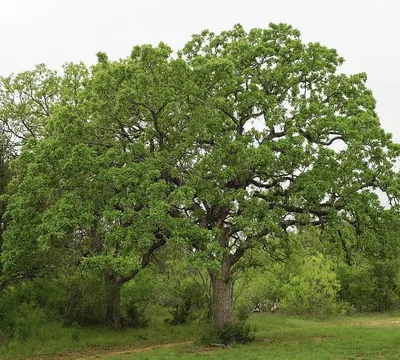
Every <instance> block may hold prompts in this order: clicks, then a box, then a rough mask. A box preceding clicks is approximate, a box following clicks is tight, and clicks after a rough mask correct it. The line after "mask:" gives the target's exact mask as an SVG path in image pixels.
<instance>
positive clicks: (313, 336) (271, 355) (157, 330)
mask: <svg viewBox="0 0 400 360" xmlns="http://www.w3.org/2000/svg"><path fill="white" fill-rule="evenodd" d="M399 316H400V315H399V314H374V315H368V316H353V317H335V318H331V319H327V320H315V319H304V318H295V317H286V316H280V315H274V316H261V315H255V316H252V317H251V319H250V322H251V323H252V324H254V325H255V326H256V327H257V333H256V336H257V340H256V341H255V342H254V343H252V344H250V345H241V346H232V347H230V348H229V349H218V348H206V347H202V346H200V345H196V342H195V343H194V344H185V345H173V344H170V347H168V348H162V347H157V346H156V344H166V343H176V342H183V341H188V340H195V339H196V337H197V336H198V333H199V325H198V324H196V323H194V324H191V325H186V326H169V325H167V324H164V323H163V322H162V321H154V322H153V323H151V324H150V326H149V327H148V328H147V329H138V330H134V329H129V330H123V331H119V332H111V331H107V330H104V329H96V328H84V329H83V328H82V329H77V330H74V329H70V328H69V329H68V328H61V327H57V326H56V325H51V326H49V327H48V328H43V329H42V333H38V336H37V337H36V339H32V340H29V341H27V342H25V343H24V344H22V343H17V342H15V343H11V344H10V345H9V346H8V348H2V349H0V359H7V360H8V359H10V360H11V359H15V360H18V359H29V358H34V359H57V358H59V359H77V358H86V357H89V356H94V355H98V356H100V355H101V357H99V358H101V359H112V360H118V359H119V360H130V359H135V360H145V359H146V360H161V359H162V360H168V359H183V360H184V359H222V360H224V359H226V360H230V359H231V360H233V359H234V360H239V359H246V360H247V359H248V360H258V359H318V360H323V359H399V358H400V317H399ZM396 321H397V322H396ZM202 331H204V329H203V330H202ZM151 347H154V348H153V349H151ZM135 348H136V349H137V350H136V351H135V352H134V353H127V354H122V353H121V354H119V355H112V353H113V352H114V353H117V352H123V351H126V352H130V351H133V350H134V349H135ZM62 354H64V355H63V356H61V355H62ZM107 354H108V355H107Z"/></svg>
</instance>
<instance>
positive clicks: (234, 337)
mask: <svg viewBox="0 0 400 360" xmlns="http://www.w3.org/2000/svg"><path fill="white" fill-rule="evenodd" d="M254 339H255V328H254V327H252V326H250V325H249V324H246V323H244V322H235V323H232V324H227V325H225V326H223V327H222V328H220V329H218V330H211V331H209V332H207V334H205V335H203V337H202V339H201V342H202V343H203V344H205V345H217V344H218V345H225V346H226V345H231V344H247V343H250V342H252V341H254Z"/></svg>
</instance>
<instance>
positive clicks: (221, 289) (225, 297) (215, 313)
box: [209, 260, 234, 329]
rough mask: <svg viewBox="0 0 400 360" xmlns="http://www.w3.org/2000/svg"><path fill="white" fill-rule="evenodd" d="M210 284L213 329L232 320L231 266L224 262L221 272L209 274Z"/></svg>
mask: <svg viewBox="0 0 400 360" xmlns="http://www.w3.org/2000/svg"><path fill="white" fill-rule="evenodd" d="M209 274H210V278H211V284H212V319H213V325H214V328H215V329H220V328H222V327H224V326H225V325H227V324H231V323H232V322H233V320H234V318H233V282H232V276H231V275H232V274H231V266H230V264H229V263H228V261H226V260H224V261H223V263H222V267H221V272H220V273H219V274H216V273H215V272H213V271H210V272H209Z"/></svg>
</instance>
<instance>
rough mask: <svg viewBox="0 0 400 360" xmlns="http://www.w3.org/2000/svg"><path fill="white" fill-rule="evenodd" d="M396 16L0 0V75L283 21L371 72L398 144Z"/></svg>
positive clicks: (279, 7)
mask: <svg viewBox="0 0 400 360" xmlns="http://www.w3.org/2000/svg"><path fill="white" fill-rule="evenodd" d="M399 14H400V1H399V0H333V1H327V0H275V1H268V0H264V1H263V0H241V1H237V0H202V1H192V0H186V1H185V0H164V1H163V0H147V1H146V0H130V1H129V0H112V1H111V0H68V1H67V0H34V1H33V0H0V76H7V75H9V74H10V73H12V72H13V73H18V72H21V71H25V70H30V69H33V68H34V66H35V65H37V64H40V63H45V64H46V65H47V66H48V67H50V68H54V69H59V68H60V67H61V66H62V64H63V63H65V62H80V61H83V62H84V63H86V64H87V65H91V64H93V63H95V61H96V53H97V52H98V51H103V52H106V53H107V54H108V56H109V58H110V59H112V60H117V59H119V58H124V57H127V56H128V55H129V54H130V51H131V49H132V47H133V46H134V45H141V44H154V45H156V44H158V43H159V42H160V41H163V42H165V43H167V44H168V45H170V46H171V47H172V48H173V49H174V50H179V49H180V48H182V47H183V45H184V44H185V42H186V41H188V40H190V37H191V35H192V34H195V33H199V32H200V31H201V30H203V29H210V30H212V31H214V32H219V31H222V30H228V29H230V28H232V26H233V25H234V24H236V23H241V24H242V25H243V26H244V27H245V28H246V29H247V30H249V29H251V28H266V27H267V26H268V24H269V23H271V22H273V23H281V22H283V23H287V24H291V25H293V26H294V27H295V28H297V29H299V30H300V31H301V33H302V39H303V40H304V41H305V42H320V43H321V44H323V45H325V46H328V47H332V48H335V49H337V50H338V52H339V54H340V55H341V56H342V57H344V58H345V60H346V62H345V65H344V66H343V67H342V69H341V71H342V72H345V73H349V74H350V73H358V72H366V73H367V74H368V79H369V80H368V86H369V88H371V89H372V91H373V93H374V95H375V98H376V99H377V111H378V114H379V116H380V118H381V122H382V126H383V127H384V128H385V130H386V131H388V132H391V133H392V134H393V137H394V139H395V141H397V142H400V99H399V96H400V46H399V35H400V26H399V24H400V22H399V21H398V17H399Z"/></svg>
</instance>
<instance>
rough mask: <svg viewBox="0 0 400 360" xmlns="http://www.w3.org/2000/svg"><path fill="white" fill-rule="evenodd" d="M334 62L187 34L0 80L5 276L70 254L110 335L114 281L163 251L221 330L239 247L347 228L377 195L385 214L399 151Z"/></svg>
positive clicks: (250, 37)
mask: <svg viewBox="0 0 400 360" xmlns="http://www.w3.org/2000/svg"><path fill="white" fill-rule="evenodd" d="M343 61H344V60H343V59H342V58H341V57H340V56H339V55H338V54H337V52H336V51H335V50H333V49H329V48H327V47H325V46H322V45H320V44H319V43H309V44H304V43H303V42H302V41H301V39H300V33H299V31H297V30H295V29H293V28H292V27H291V26H288V25H284V24H279V25H275V24H271V25H270V26H269V27H268V28H267V29H252V30H250V31H248V32H247V31H245V30H244V28H243V27H242V26H240V25H236V26H235V27H234V28H233V29H232V30H229V31H224V32H221V33H220V34H214V33H212V32H210V31H203V32H202V33H201V34H198V35H194V36H193V37H192V39H191V41H189V42H188V43H187V44H186V45H185V47H184V48H183V49H182V50H181V51H180V52H178V54H177V55H176V56H173V52H172V50H171V49H170V48H169V47H168V46H167V45H165V44H163V43H160V44H159V45H158V46H157V47H153V46H150V45H143V46H136V47H134V48H133V50H132V52H131V54H130V56H129V57H127V58H126V59H122V60H119V61H110V60H109V59H108V58H107V56H106V55H105V54H104V53H99V54H98V63H97V64H96V65H95V66H93V67H92V68H90V69H88V68H86V67H85V66H84V65H82V64H80V65H73V64H69V65H67V66H66V67H65V69H64V73H63V74H62V75H56V74H54V73H52V72H48V71H47V70H44V69H43V68H39V69H38V71H39V74H42V75H40V76H42V77H39V80H37V79H38V78H37V77H36V78H34V79H35V80H32V76H31V75H32V74H31V73H29V74H27V73H25V74H21V75H19V76H17V77H13V78H9V79H8V80H4V79H3V89H4V86H5V85H7V89H8V90H3V92H2V93H1V94H2V99H3V100H2V101H3V105H2V111H1V112H0V115H1V116H2V117H4V118H5V119H6V121H5V122H6V123H7V124H9V125H10V126H12V128H13V129H14V130H13V133H14V135H15V136H17V137H19V138H21V139H24V142H23V143H24V146H23V147H22V149H21V154H20V156H19V158H18V160H17V161H15V163H14V165H13V169H14V171H15V174H16V175H15V178H14V180H13V182H12V184H11V186H10V189H11V194H10V197H9V199H8V212H7V218H8V221H9V225H8V230H7V232H6V233H5V244H4V248H3V255H2V262H3V264H4V269H5V271H6V272H7V271H8V272H9V273H13V272H16V271H21V269H22V270H23V271H26V272H32V271H33V272H35V271H37V270H38V269H40V268H43V267H46V266H47V267H50V268H52V267H55V266H57V263H58V261H59V260H58V259H59V257H60V256H62V255H61V254H62V253H64V252H67V253H69V254H73V256H72V258H73V259H74V261H75V262H77V263H79V264H84V265H85V266H91V267H93V268H95V269H97V270H98V271H99V272H101V273H102V274H103V276H104V279H105V281H106V282H108V283H109V286H110V298H109V302H110V309H109V316H108V318H109V322H110V323H112V324H114V325H115V326H118V321H119V320H118V319H117V318H118V317H119V314H118V302H119V298H118V296H119V295H118V294H119V289H120V287H121V286H122V285H123V284H124V283H125V282H126V281H128V280H130V279H131V278H132V277H133V276H135V274H137V272H138V271H140V270H141V269H143V268H144V267H145V266H147V264H148V263H149V259H150V257H151V255H152V254H153V252H154V251H156V250H157V249H158V248H160V247H161V246H163V245H164V244H165V243H166V242H168V241H172V242H176V243H177V244H180V245H179V246H181V247H182V249H185V250H184V251H187V252H188V253H190V254H192V255H193V257H194V259H195V260H196V261H198V262H200V263H201V264H202V266H204V267H205V268H206V269H207V270H208V273H209V276H210V279H211V282H212V287H213V319H214V324H215V326H216V327H217V328H219V327H222V326H224V325H225V324H229V323H230V322H232V321H233V312H232V286H233V273H234V271H235V267H236V264H238V262H240V261H241V259H242V258H243V256H244V254H245V253H246V252H247V251H248V250H249V249H252V248H253V247H255V246H260V244H261V246H263V247H264V249H265V250H266V251H272V248H273V246H274V244H276V241H280V242H284V241H286V239H287V234H288V232H290V231H295V229H299V228H301V227H303V226H307V225H313V226H318V227H320V228H324V229H325V228H339V227H340V226H341V224H343V222H346V223H348V224H350V225H351V226H352V228H354V229H355V231H361V229H362V227H363V226H365V225H366V224H369V225H371V224H373V223H374V222H377V221H378V222H379V219H380V214H381V213H382V210H383V209H384V206H383V204H382V202H381V200H380V199H379V196H378V194H377V191H378V189H379V191H381V192H383V193H385V194H386V195H387V197H388V199H389V200H390V202H391V205H392V206H393V207H394V208H395V207H396V206H397V205H396V200H397V198H398V186H397V175H396V172H395V170H394V164H395V162H396V160H397V158H398V155H399V147H398V145H397V144H394V143H393V142H392V139H391V136H390V134H387V133H385V131H384V130H383V129H382V128H381V127H380V122H379V117H378V115H377V114H376V111H375V99H374V97H373V95H372V92H371V91H370V90H369V89H368V88H367V87H366V80H367V77H366V75H365V74H363V73H360V74H355V75H346V74H343V73H340V72H339V69H340V66H341V65H342V64H343ZM32 83H34V84H36V85H35V87H34V89H33V90H31V91H30V92H29V90H26V86H28V85H27V84H29V86H28V87H27V89H29V88H30V87H32V86H33V85H32ZM4 84H5V85H4ZM17 85H18V86H20V87H22V89H24V90H20V89H21V88H20V87H18V86H17ZM50 88H51V89H50ZM7 91H8V92H7ZM11 91H17V92H18V94H19V98H18V99H19V100H17V101H14V100H13V101H11V100H10V97H7V96H6V94H9V93H10V92H11ZM26 91H28V94H30V95H26ZM26 96H27V97H26ZM50 107H51V109H50ZM32 114H33V115H32ZM32 116H34V118H32ZM3 121H4V120H3ZM36 129H42V130H36ZM26 134H28V135H29V136H27V135H26ZM371 226H372V225H371ZM277 239H278V240H277ZM57 254H58V255H57ZM54 259H56V261H54ZM68 261H72V260H71V259H70V258H68Z"/></svg>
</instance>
